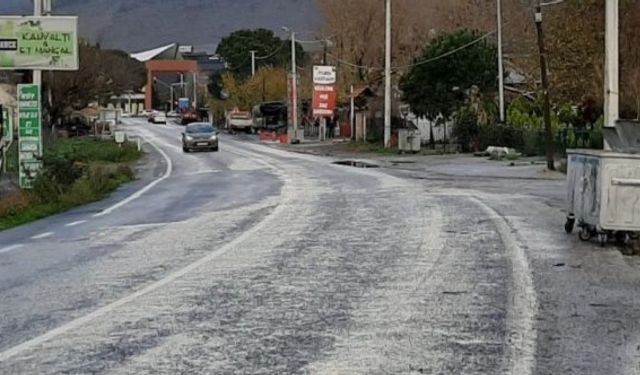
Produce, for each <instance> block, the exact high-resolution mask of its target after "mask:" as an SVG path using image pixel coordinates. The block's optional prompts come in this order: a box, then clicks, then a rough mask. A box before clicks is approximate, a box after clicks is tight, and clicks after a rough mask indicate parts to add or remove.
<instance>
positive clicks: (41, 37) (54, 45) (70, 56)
mask: <svg viewBox="0 0 640 375" xmlns="http://www.w3.org/2000/svg"><path fill="white" fill-rule="evenodd" d="M77 29H78V18H77V17H59V16H46V17H16V16H2V17H0V69H12V70H13V69H28V70H31V69H33V70H77V69H78V31H77Z"/></svg>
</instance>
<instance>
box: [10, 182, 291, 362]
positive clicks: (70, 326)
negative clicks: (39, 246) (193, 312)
mask: <svg viewBox="0 0 640 375" xmlns="http://www.w3.org/2000/svg"><path fill="white" fill-rule="evenodd" d="M287 185H288V181H285V186H284V187H283V194H282V196H283V197H285V199H287V198H288V199H292V198H291V192H285V191H284V190H286V186H287ZM286 206H287V204H282V202H281V204H279V205H278V206H277V207H276V208H275V209H274V210H273V211H272V212H271V214H269V215H268V216H267V217H266V218H265V219H264V220H262V221H261V222H259V223H258V224H256V225H255V226H253V227H252V228H251V229H249V230H247V231H245V232H243V233H242V234H241V235H240V236H238V237H236V238H235V239H234V240H233V241H231V242H229V243H227V244H226V245H223V246H222V247H221V248H219V249H218V250H215V251H213V252H211V253H209V255H207V256H205V257H204V258H200V259H199V260H197V261H195V262H193V263H191V264H189V265H188V266H186V267H184V268H182V269H179V270H177V271H175V272H173V273H171V274H169V275H167V276H166V277H165V278H163V279H160V280H158V281H156V282H154V283H153V284H150V285H148V286H146V287H144V288H142V289H140V290H138V291H137V292H134V293H132V294H129V295H128V296H126V297H123V298H121V299H119V300H116V301H113V302H111V303H110V304H108V305H106V306H103V307H101V308H99V309H97V310H95V311H93V312H92V313H89V314H87V315H85V316H83V317H80V318H77V319H75V320H72V321H70V322H68V323H66V324H63V325H61V326H60V327H58V328H55V329H52V330H51V331H48V332H47V333H45V334H42V335H40V336H37V337H34V338H32V339H30V340H27V341H25V342H23V343H22V344H18V345H16V346H14V347H12V348H9V349H7V350H5V351H3V352H0V362H4V361H6V360H7V359H9V358H11V357H13V356H15V355H16V354H18V353H21V352H24V351H25V350H30V349H33V348H35V347H38V346H40V345H41V344H43V343H45V342H47V341H49V340H51V339H53V338H55V337H56V336H59V335H62V334H65V333H66V332H69V331H71V330H74V329H76V328H78V327H80V326H82V325H84V324H87V323H89V322H91V321H92V320H94V319H96V318H98V317H101V316H103V315H107V314H109V313H111V312H112V311H114V310H115V309H117V308H119V307H121V306H123V305H125V304H127V303H129V302H132V301H134V300H136V299H137V298H140V297H142V296H145V295H147V294H149V293H151V292H154V291H156V290H158V289H160V288H162V287H163V286H165V285H167V284H169V283H171V282H174V281H175V280H177V279H179V278H181V277H183V276H185V275H187V274H188V273H190V272H193V271H195V270H196V269H198V268H199V267H201V266H203V265H204V264H206V263H208V262H210V261H211V260H213V259H215V258H217V257H219V256H221V255H224V254H225V253H227V252H228V251H230V250H233V249H234V248H236V247H237V246H238V245H240V244H241V243H242V242H244V241H245V240H246V239H247V238H249V237H251V236H253V235H254V234H255V233H257V232H258V231H260V230H262V228H264V227H265V226H266V225H267V224H268V223H269V222H271V221H273V220H274V218H276V217H277V216H279V215H281V213H282V211H283V210H284V209H285V207H286Z"/></svg>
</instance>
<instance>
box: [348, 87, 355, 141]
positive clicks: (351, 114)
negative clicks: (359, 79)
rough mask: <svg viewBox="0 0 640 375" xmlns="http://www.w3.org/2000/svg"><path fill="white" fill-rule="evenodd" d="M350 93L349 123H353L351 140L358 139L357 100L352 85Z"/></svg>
mask: <svg viewBox="0 0 640 375" xmlns="http://www.w3.org/2000/svg"><path fill="white" fill-rule="evenodd" d="M349 92H350V93H351V95H350V96H351V98H350V99H351V100H349V122H350V123H351V139H353V140H355V139H356V100H355V98H354V97H353V92H354V90H353V85H351V87H350V90H349Z"/></svg>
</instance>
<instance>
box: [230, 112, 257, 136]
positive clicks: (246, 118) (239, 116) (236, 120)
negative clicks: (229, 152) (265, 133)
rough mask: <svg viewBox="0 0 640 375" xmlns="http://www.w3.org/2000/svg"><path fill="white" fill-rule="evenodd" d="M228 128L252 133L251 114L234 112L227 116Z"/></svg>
mask: <svg viewBox="0 0 640 375" xmlns="http://www.w3.org/2000/svg"><path fill="white" fill-rule="evenodd" d="M227 128H228V129H229V130H231V131H232V132H234V131H241V132H247V133H251V131H252V128H253V119H252V118H251V113H250V112H241V111H233V112H231V113H229V114H228V115H227Z"/></svg>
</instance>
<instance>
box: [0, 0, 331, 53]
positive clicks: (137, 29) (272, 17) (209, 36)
mask: <svg viewBox="0 0 640 375" xmlns="http://www.w3.org/2000/svg"><path fill="white" fill-rule="evenodd" d="M25 3H26V4H25ZM32 11H33V9H32V7H31V5H30V4H29V2H26V1H25V0H3V1H2V4H0V14H28V13H30V12H32ZM54 14H59V15H78V16H79V30H80V31H79V32H80V36H81V37H83V38H85V39H88V40H89V41H91V42H94V43H100V44H101V45H102V46H103V47H105V48H116V49H122V50H125V51H128V52H137V51H142V50H147V49H152V48H155V47H158V46H162V45H166V44H169V43H173V42H177V43H180V44H187V45H194V46H196V47H198V49H201V50H207V51H213V50H214V49H215V47H216V45H217V43H218V42H219V41H220V39H221V38H222V37H224V36H226V35H228V34H230V33H231V32H233V31H235V30H238V29H255V28H266V29H271V30H275V31H276V33H280V34H281V35H282V37H283V38H284V37H286V36H285V35H284V33H283V32H282V31H280V28H281V27H282V26H285V25H286V26H289V27H291V28H293V29H294V30H296V31H299V32H301V33H302V34H305V33H306V35H309V34H312V33H313V30H315V29H316V28H317V27H318V25H320V24H321V19H320V17H319V14H318V12H317V8H316V6H315V0H136V1H135V2H134V1H131V0H57V1H55V9H54Z"/></svg>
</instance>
